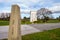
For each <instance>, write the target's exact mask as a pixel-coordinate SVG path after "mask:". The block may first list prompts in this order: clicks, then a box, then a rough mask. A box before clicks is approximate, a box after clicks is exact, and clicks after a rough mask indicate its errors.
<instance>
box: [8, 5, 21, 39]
mask: <svg viewBox="0 0 60 40" xmlns="http://www.w3.org/2000/svg"><path fill="white" fill-rule="evenodd" d="M20 17H21V16H20V7H19V6H18V5H12V9H11V15H10V24H9V31H8V40H21V23H20V22H21V19H20Z"/></svg>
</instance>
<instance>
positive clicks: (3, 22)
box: [0, 20, 9, 26]
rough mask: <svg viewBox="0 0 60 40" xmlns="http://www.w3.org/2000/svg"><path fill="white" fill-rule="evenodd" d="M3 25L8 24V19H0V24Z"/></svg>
mask: <svg viewBox="0 0 60 40" xmlns="http://www.w3.org/2000/svg"><path fill="white" fill-rule="evenodd" d="M4 25H9V21H1V20H0V26H4Z"/></svg>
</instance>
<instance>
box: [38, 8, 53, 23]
mask: <svg viewBox="0 0 60 40" xmlns="http://www.w3.org/2000/svg"><path fill="white" fill-rule="evenodd" d="M51 14H52V12H51V11H50V10H48V9H46V8H41V9H40V10H38V11H37V18H38V19H43V22H47V21H48V19H49V18H51Z"/></svg>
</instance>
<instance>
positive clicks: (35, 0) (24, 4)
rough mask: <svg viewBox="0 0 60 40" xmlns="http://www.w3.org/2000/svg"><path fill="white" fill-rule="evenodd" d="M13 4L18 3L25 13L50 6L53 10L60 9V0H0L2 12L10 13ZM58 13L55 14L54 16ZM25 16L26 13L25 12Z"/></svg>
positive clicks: (0, 10)
mask: <svg viewBox="0 0 60 40" xmlns="http://www.w3.org/2000/svg"><path fill="white" fill-rule="evenodd" d="M13 4H18V5H19V6H20V8H21V9H20V10H21V12H23V13H29V11H33V10H34V11H37V10H38V9H40V8H48V9H49V10H51V11H60V0H0V13H3V12H4V13H6V12H8V13H10V12H11V6H12V5H13ZM27 15H28V14H27ZM58 15H59V14H58ZM58 15H56V14H54V16H58ZM23 16H26V15H24V14H23Z"/></svg>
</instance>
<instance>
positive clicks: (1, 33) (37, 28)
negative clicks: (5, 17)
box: [0, 23, 60, 39]
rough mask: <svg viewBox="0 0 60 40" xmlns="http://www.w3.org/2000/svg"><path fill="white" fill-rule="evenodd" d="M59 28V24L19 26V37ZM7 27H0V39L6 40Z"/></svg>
mask: <svg viewBox="0 0 60 40" xmlns="http://www.w3.org/2000/svg"><path fill="white" fill-rule="evenodd" d="M55 28H60V23H52V24H50V23H49V24H30V25H21V35H26V34H31V33H35V32H41V31H43V30H51V29H55ZM8 29H9V27H8V26H0V39H3V38H8Z"/></svg>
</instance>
